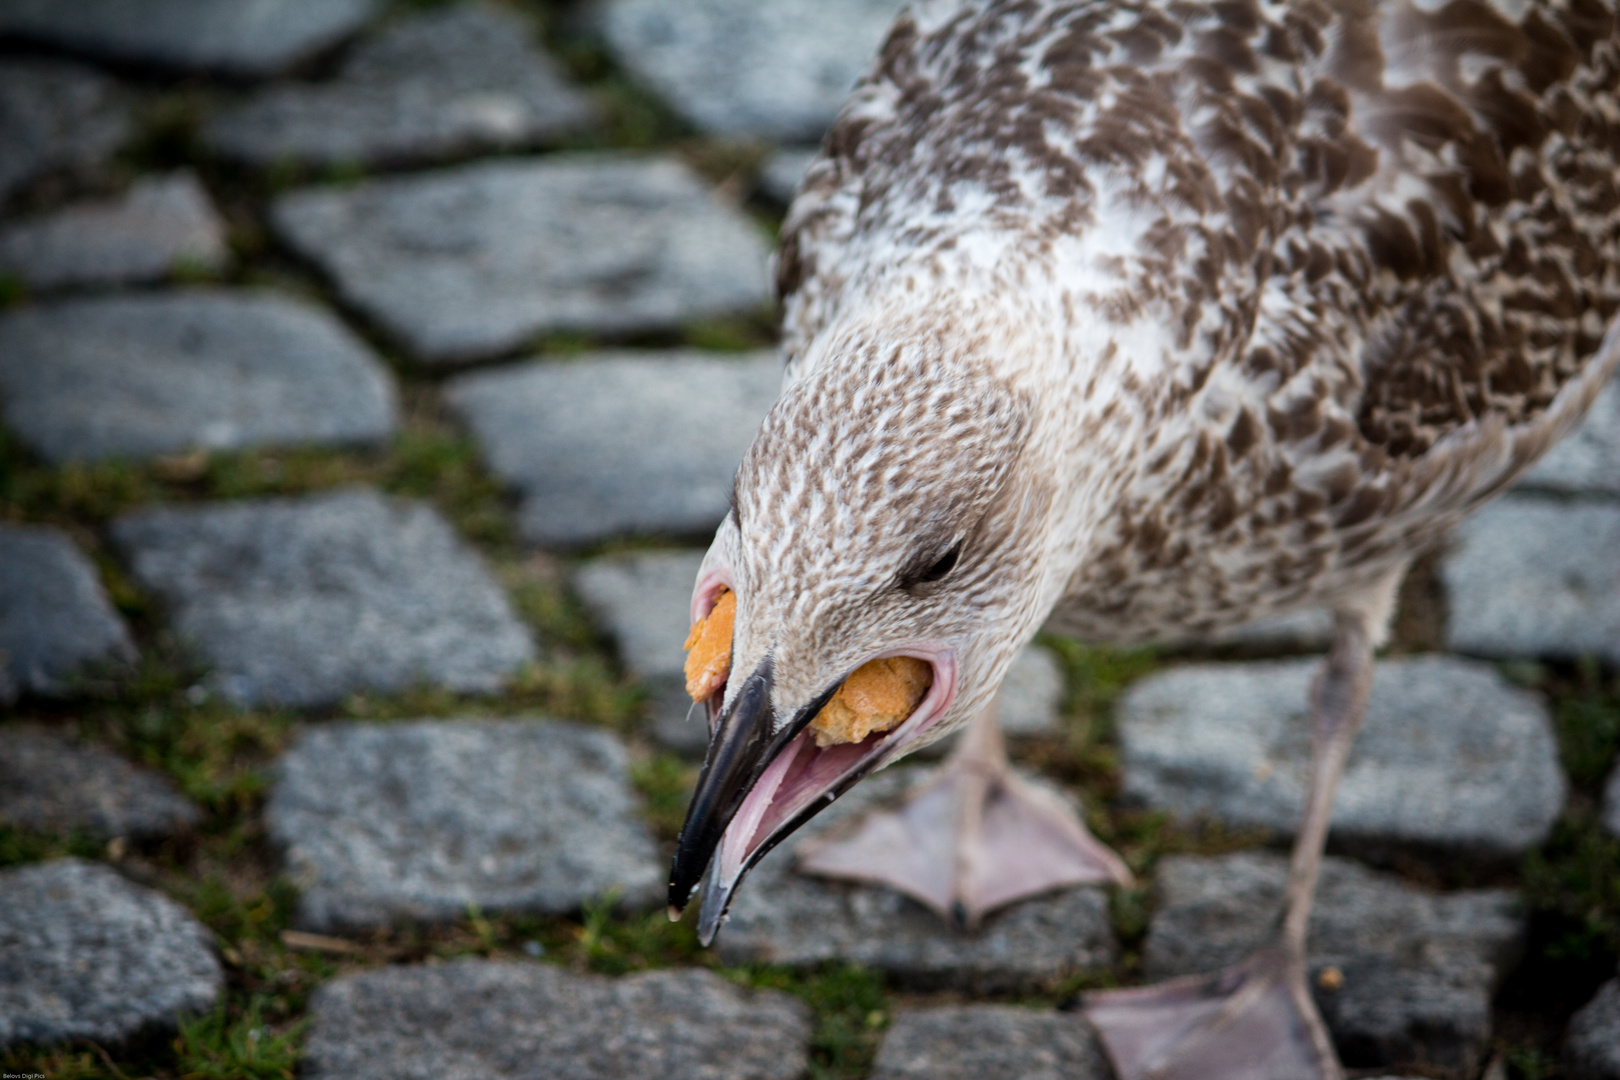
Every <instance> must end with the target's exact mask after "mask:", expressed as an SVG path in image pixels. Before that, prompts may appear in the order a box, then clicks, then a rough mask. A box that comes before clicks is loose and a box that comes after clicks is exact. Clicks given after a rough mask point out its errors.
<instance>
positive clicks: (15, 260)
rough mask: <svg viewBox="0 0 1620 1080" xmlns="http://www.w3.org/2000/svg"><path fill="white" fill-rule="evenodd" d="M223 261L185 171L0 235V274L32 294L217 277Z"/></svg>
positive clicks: (196, 186) (212, 216)
mask: <svg viewBox="0 0 1620 1080" xmlns="http://www.w3.org/2000/svg"><path fill="white" fill-rule="evenodd" d="M229 259H230V253H229V252H228V251H227V250H226V247H225V227H224V224H223V223H222V222H221V221H220V219H219V215H218V214H216V213H215V212H214V207H213V204H212V203H210V202H209V201H208V193H207V192H205V191H204V190H203V187H202V185H201V184H200V183H198V182H197V177H196V174H194V173H192V172H190V171H183V172H177V173H173V174H171V175H169V176H161V177H148V178H144V179H141V180H137V181H136V182H135V183H134V184H133V185H131V186H130V189H129V191H127V192H126V193H125V194H123V195H122V196H120V197H119V198H116V199H109V200H103V201H97V202H85V203H75V204H73V205H71V206H68V207H66V208H64V209H62V210H58V211H56V212H55V213H52V214H47V215H43V216H40V217H36V218H33V219H30V220H26V221H18V222H16V223H14V224H11V225H8V226H5V227H4V228H3V229H0V274H9V275H11V276H13V277H15V278H17V279H18V280H19V281H22V282H25V283H26V284H27V285H28V286H29V287H30V288H33V289H39V290H47V289H63V288H73V287H78V286H92V285H121V284H128V283H133V282H143V281H156V280H160V279H162V278H165V277H167V276H168V275H169V274H170V273H172V272H174V271H175V270H187V271H198V270H200V271H210V272H217V271H220V270H223V269H224V268H225V266H226V264H227V262H228V261H229Z"/></svg>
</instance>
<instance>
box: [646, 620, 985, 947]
mask: <svg viewBox="0 0 1620 1080" xmlns="http://www.w3.org/2000/svg"><path fill="white" fill-rule="evenodd" d="M884 656H915V657H917V658H918V659H921V660H926V661H927V662H928V663H929V664H930V665H932V668H933V682H932V684H931V685H930V686H929V688H928V693H927V694H926V695H924V697H923V699H922V701H920V702H918V704H917V707H916V708H915V709H914V710H912V713H911V715H910V716H909V717H907V718H906V720H905V721H903V722H902V723H901V724H900V725H899V726H897V727H895V728H893V729H891V730H889V731H885V732H876V733H874V734H872V735H870V736H868V737H867V738H866V739H864V740H862V741H861V742H858V743H847V744H843V745H839V746H830V747H826V748H821V747H818V746H816V742H815V738H814V736H813V735H812V734H811V733H810V732H809V731H808V730H806V729H807V728H808V727H809V725H810V721H811V720H813V719H814V718H815V716H816V714H817V713H819V712H820V711H821V710H822V708H823V707H824V706H825V705H826V704H827V702H828V701H830V700H831V699H832V696H833V695H834V694H836V693H837V692H838V688H839V687H840V686H841V685H843V678H840V679H839V680H838V682H835V683H834V684H833V685H832V686H829V687H828V688H827V689H826V690H824V691H822V693H820V694H819V695H817V696H816V697H815V698H814V699H813V700H811V701H810V702H809V703H808V704H806V705H805V706H803V707H802V708H800V709H798V710H797V711H795V712H794V714H793V716H792V718H791V719H790V720H789V721H788V722H787V723H786V724H780V725H779V724H778V723H777V717H776V713H775V710H774V708H773V707H772V704H771V689H772V683H773V677H774V673H775V667H774V661H773V659H772V658H771V657H770V656H766V658H765V659H764V660H762V661H761V662H760V664H759V666H758V667H757V668H755V669H754V671H753V672H752V673H751V674H749V675H748V677H747V678H746V679H745V680H744V681H743V683H742V685H741V686H740V687H739V688H738V689H737V692H736V694H735V695H727V696H728V697H729V698H730V701H729V703H728V707H727V708H726V709H725V710H724V711H723V712H722V713H721V716H720V722H719V725H718V726H717V727H716V729H715V732H714V734H713V736H712V737H711V738H710V740H709V751H708V755H707V756H706V757H705V758H704V761H703V773H702V775H701V776H699V778H698V785H697V791H696V793H694V794H693V796H692V803H691V805H690V806H689V807H688V808H687V811H686V823H685V824H684V825H682V826H681V835H680V838H679V839H678V840H677V841H676V844H675V861H674V864H673V866H672V867H671V868H670V879H669V906H670V917H671V918H678V917H679V915H680V912H681V911H682V910H683V909H684V908H685V907H686V905H687V903H688V902H689V901H690V900H691V897H692V894H693V892H695V891H696V890H697V887H698V883H699V879H700V878H701V879H702V905H701V907H700V908H699V912H698V937H699V939H700V940H701V941H702V942H703V944H705V945H707V944H709V943H710V942H711V941H713V940H714V935H715V932H716V931H717V930H718V929H719V928H720V924H721V922H722V921H723V920H724V918H725V915H726V911H727V909H728V908H729V907H730V906H731V898H732V896H733V895H734V894H735V893H736V889H737V885H738V884H739V883H740V882H741V881H742V877H743V875H744V874H746V873H747V872H748V870H749V869H750V868H751V867H753V866H754V864H756V863H757V862H759V860H760V859H761V858H763V857H764V856H765V854H766V853H767V852H769V851H770V850H771V849H772V848H774V847H775V846H776V845H777V844H779V843H781V842H782V840H784V839H786V838H787V836H788V835H789V834H791V833H792V832H793V831H794V830H795V829H797V828H798V827H799V826H801V825H803V824H804V823H805V822H807V821H809V820H810V819H811V818H812V817H814V816H815V815H816V814H817V813H819V812H820V811H821V810H823V809H825V808H826V807H827V806H828V805H830V804H831V803H832V802H833V800H835V799H837V798H838V796H840V795H842V794H843V793H844V792H846V791H848V790H849V789H850V788H851V787H853V786H854V785H855V784H856V783H857V782H858V781H859V780H860V779H861V778H862V777H864V776H866V775H867V774H868V773H871V772H873V771H874V770H876V769H878V768H880V767H882V766H883V765H885V764H887V763H888V762H890V761H892V760H894V758H896V757H898V756H899V755H900V753H901V752H902V751H903V750H904V748H905V747H906V746H908V745H909V744H911V743H912V742H914V741H915V740H916V739H917V737H918V736H920V735H921V734H923V732H925V731H927V730H928V729H929V728H930V727H932V726H933V725H934V723H935V722H936V721H938V720H939V719H940V717H942V716H944V715H945V712H946V710H947V709H949V708H950V705H951V702H952V701H953V700H954V699H955V697H956V656H955V652H954V651H953V650H952V649H950V648H949V647H948V646H945V645H942V644H939V643H933V642H930V643H924V644H919V645H912V646H907V647H905V648H901V649H891V650H889V651H887V652H883V653H879V654H877V656H874V657H871V658H870V659H878V658H880V657H884ZM846 677H847V676H846Z"/></svg>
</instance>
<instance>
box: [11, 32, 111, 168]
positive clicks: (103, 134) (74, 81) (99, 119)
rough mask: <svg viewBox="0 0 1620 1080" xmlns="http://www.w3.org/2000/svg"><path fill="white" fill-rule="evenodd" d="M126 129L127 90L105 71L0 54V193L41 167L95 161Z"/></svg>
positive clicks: (108, 152) (75, 165)
mask: <svg viewBox="0 0 1620 1080" xmlns="http://www.w3.org/2000/svg"><path fill="white" fill-rule="evenodd" d="M3 3H4V0H0V4H3ZM0 10H3V8H0ZM133 131H134V123H133V121H132V120H131V118H130V100H129V96H128V94H126V93H125V92H124V91H123V90H121V89H120V88H119V86H118V84H117V83H115V82H114V81H113V80H112V79H109V78H107V77H106V76H105V75H102V74H100V73H99V72H96V71H92V70H91V69H89V68H86V67H81V66H80V65H78V64H72V63H67V62H64V61H60V60H44V59H40V58H36V57H25V56H7V57H3V58H0V200H4V199H6V198H7V197H8V196H10V195H11V193H12V192H13V191H16V190H17V189H19V188H21V187H23V186H24V185H25V184H28V183H29V182H31V181H32V180H34V179H35V178H37V177H39V176H42V175H44V174H45V173H48V172H54V171H56V170H59V169H87V168H90V167H92V166H94V165H97V164H99V163H100V162H102V161H104V160H105V159H106V158H108V157H110V156H111V155H112V153H113V152H114V151H115V150H117V149H118V148H119V147H120V146H121V145H123V143H124V142H125V141H127V140H128V139H129V137H130V135H131V134H132V133H133Z"/></svg>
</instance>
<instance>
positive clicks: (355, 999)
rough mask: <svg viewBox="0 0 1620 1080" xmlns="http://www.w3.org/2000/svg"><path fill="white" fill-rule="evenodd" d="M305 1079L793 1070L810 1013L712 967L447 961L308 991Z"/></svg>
mask: <svg viewBox="0 0 1620 1080" xmlns="http://www.w3.org/2000/svg"><path fill="white" fill-rule="evenodd" d="M310 1013H311V1015H312V1016H313V1018H314V1024H313V1026H312V1027H311V1029H310V1034H309V1043H308V1047H307V1051H306V1053H307V1056H306V1058H305V1063H304V1069H303V1072H302V1075H303V1076H305V1077H307V1078H308V1080H400V1078H410V1080H428V1078H429V1077H480V1078H488V1080H542V1078H544V1080H627V1078H645V1080H654V1078H656V1080H799V1078H800V1077H802V1076H804V1075H805V1073H806V1071H807V1070H808V1068H809V1053H808V1043H809V1040H810V1014H809V1013H810V1011H809V1010H808V1009H807V1008H805V1006H804V1005H803V1004H802V1003H800V1002H799V1001H796V1000H795V999H793V998H791V997H788V996H787V995H786V994H781V993H776V992H772V991H753V992H750V991H747V990H742V989H739V988H737V987H735V986H733V985H731V984H730V983H727V982H726V981H724V980H723V979H721V978H720V977H719V976H718V975H715V974H714V973H713V972H709V971H694V970H690V969H688V970H677V971H649V972H644V973H642V974H639V975H631V976H628V977H626V978H622V979H606V978H603V977H602V976H600V975H578V974H574V973H572V972H568V971H564V970H562V969H560V968H556V967H550V966H548V965H544V964H511V963H494V962H490V961H485V960H457V961H455V962H453V963H449V964H443V965H439V966H436V967H391V968H383V969H382V970H380V971H367V972H362V973H360V974H358V975H347V976H344V977H342V978H338V979H333V980H332V981H331V982H328V983H326V984H325V985H324V986H322V987H321V988H320V989H319V990H317V991H316V992H315V997H314V999H313V1000H312V1001H311V1003H310Z"/></svg>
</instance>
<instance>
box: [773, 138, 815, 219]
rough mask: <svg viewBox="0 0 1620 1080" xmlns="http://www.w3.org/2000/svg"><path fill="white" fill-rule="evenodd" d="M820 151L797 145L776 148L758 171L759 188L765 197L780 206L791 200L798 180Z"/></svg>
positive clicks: (796, 191) (797, 186)
mask: <svg viewBox="0 0 1620 1080" xmlns="http://www.w3.org/2000/svg"><path fill="white" fill-rule="evenodd" d="M820 152H821V151H819V150H816V149H814V148H812V149H800V148H797V147H792V148H788V149H785V150H778V151H776V152H775V153H773V154H772V155H771V156H770V157H769V158H767V159H766V160H765V166H764V168H762V169H761V170H760V172H759V189H760V191H762V192H763V193H764V194H765V197H766V198H768V199H770V200H771V201H772V202H774V203H777V204H779V205H781V206H787V205H789V204H790V203H792V202H793V196H794V195H796V194H798V191H799V181H800V180H803V179H804V174H805V173H807V172H809V171H810V163H811V162H813V161H815V160H816V155H817V154H819V153H820Z"/></svg>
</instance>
